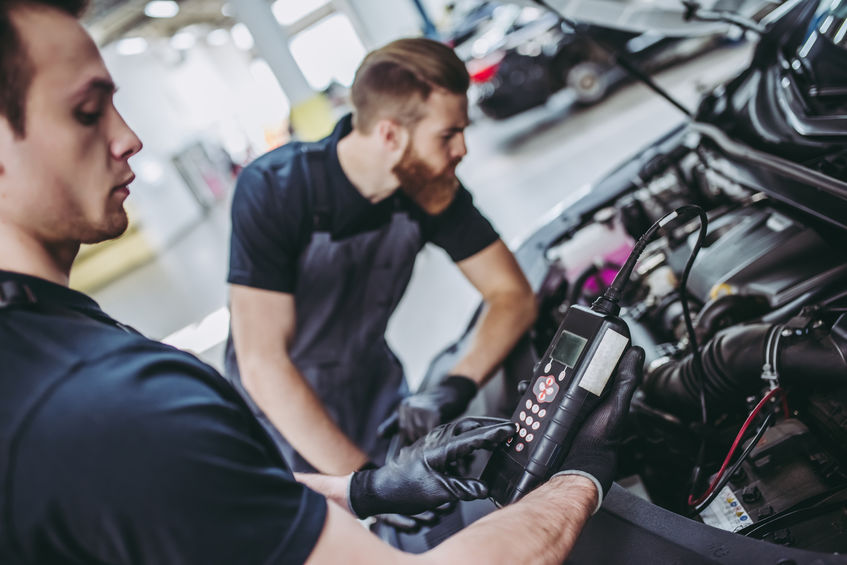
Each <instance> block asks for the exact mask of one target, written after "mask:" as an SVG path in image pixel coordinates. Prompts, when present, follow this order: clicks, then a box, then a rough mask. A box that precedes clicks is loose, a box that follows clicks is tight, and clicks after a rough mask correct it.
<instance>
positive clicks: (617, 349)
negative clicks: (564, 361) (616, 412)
mask: <svg viewBox="0 0 847 565" xmlns="http://www.w3.org/2000/svg"><path fill="white" fill-rule="evenodd" d="M628 343H629V338H628V337H626V336H625V335H623V334H619V333H618V332H616V331H615V330H613V329H612V328H606V333H605V334H603V337H602V338H601V339H600V345H598V346H597V350H596V351H595V352H594V356H593V357H592V358H591V362H590V363H589V364H588V368H587V369H586V370H585V373H583V375H582V379H580V381H579V386H580V387H581V388H584V389H585V390H587V391H588V392H591V393H593V394H596V395H597V396H600V394H601V393H602V392H603V388H605V386H606V383H607V382H608V381H609V378H610V377H611V376H612V372H613V371H614V370H615V367H616V366H617V364H618V361H619V360H620V358H621V354H622V353H623V351H624V349H626V346H627V344H628Z"/></svg>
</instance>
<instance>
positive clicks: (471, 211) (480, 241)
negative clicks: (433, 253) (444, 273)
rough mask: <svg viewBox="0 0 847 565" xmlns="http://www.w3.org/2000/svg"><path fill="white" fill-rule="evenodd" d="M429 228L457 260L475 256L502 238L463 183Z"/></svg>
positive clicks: (440, 245)
mask: <svg viewBox="0 0 847 565" xmlns="http://www.w3.org/2000/svg"><path fill="white" fill-rule="evenodd" d="M428 228H429V229H428V230H427V231H428V234H429V236H428V239H429V241H431V242H432V243H434V244H436V245H438V246H439V247H441V248H442V249H444V250H445V251H446V252H447V254H448V255H450V258H451V259H453V261H454V262H459V261H461V260H463V259H466V258H468V257H470V256H471V255H474V254H475V253H477V252H479V251H481V250H483V249H485V248H486V247H488V246H489V245H491V244H492V243H494V242H495V241H497V239H499V237H500V236H499V234H498V233H497V231H496V230H495V229H494V227H493V226H492V225H491V222H489V221H488V219H487V218H486V217H485V216H484V215H483V214H482V213H481V212H480V211H479V210H478V209H477V207H476V205H475V204H474V199H473V196H472V195H471V193H470V192H469V191H468V189H466V188H465V187H464V186H463V185H460V186H459V190H458V191H457V192H456V196H455V197H454V198H453V201H452V202H451V203H450V205H449V206H448V207H447V209H446V210H444V212H442V213H441V214H439V215H437V216H434V217H431V218H430V219H429V226H428Z"/></svg>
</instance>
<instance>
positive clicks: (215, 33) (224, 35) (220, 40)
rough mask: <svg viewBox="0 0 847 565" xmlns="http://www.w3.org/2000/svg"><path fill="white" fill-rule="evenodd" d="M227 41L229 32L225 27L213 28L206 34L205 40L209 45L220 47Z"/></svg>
mask: <svg viewBox="0 0 847 565" xmlns="http://www.w3.org/2000/svg"><path fill="white" fill-rule="evenodd" d="M228 41H229V32H228V31H227V30H225V29H221V28H218V29H213V30H212V31H210V32H209V35H207V36H206V42H207V43H208V44H209V45H214V46H215V47H220V46H221V45H226V44H227V42H228Z"/></svg>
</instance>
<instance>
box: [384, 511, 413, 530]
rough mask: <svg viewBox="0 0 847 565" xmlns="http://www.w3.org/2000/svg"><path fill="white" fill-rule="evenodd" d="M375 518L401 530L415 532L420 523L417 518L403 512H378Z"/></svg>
mask: <svg viewBox="0 0 847 565" xmlns="http://www.w3.org/2000/svg"><path fill="white" fill-rule="evenodd" d="M376 519H377V520H379V521H380V522H382V523H384V524H387V525H389V526H391V527H392V528H395V529H397V530H400V531H402V532H416V531H418V530H419V529H420V523H419V522H418V521H417V520H415V519H414V518H412V517H411V516H404V515H403V514H380V515H378V516H376Z"/></svg>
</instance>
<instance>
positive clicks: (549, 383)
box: [547, 377, 556, 386]
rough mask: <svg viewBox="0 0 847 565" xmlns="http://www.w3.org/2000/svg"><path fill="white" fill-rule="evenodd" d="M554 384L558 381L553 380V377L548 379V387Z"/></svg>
mask: <svg viewBox="0 0 847 565" xmlns="http://www.w3.org/2000/svg"><path fill="white" fill-rule="evenodd" d="M554 382H556V381H555V380H553V377H547V386H550V385H552V384H553V383H554Z"/></svg>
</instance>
